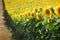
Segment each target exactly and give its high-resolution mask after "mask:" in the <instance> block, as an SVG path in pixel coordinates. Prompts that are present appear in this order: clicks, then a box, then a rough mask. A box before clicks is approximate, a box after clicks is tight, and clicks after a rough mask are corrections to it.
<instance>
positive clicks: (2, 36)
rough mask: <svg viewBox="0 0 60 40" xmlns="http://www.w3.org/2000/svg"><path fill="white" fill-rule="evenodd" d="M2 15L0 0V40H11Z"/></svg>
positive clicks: (0, 1) (0, 2)
mask: <svg viewBox="0 0 60 40" xmlns="http://www.w3.org/2000/svg"><path fill="white" fill-rule="evenodd" d="M3 14H4V13H3V5H2V0H0V40H11V38H10V36H9V32H8V29H7V27H6V26H5V20H4V16H3Z"/></svg>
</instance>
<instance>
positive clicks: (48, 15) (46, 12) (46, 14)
mask: <svg viewBox="0 0 60 40" xmlns="http://www.w3.org/2000/svg"><path fill="white" fill-rule="evenodd" d="M44 15H45V16H46V17H50V16H51V10H50V9H44Z"/></svg>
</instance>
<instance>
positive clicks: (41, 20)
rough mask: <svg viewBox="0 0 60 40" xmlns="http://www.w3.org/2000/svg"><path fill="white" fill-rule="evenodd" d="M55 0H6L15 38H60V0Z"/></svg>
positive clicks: (22, 39) (46, 39)
mask: <svg viewBox="0 0 60 40" xmlns="http://www.w3.org/2000/svg"><path fill="white" fill-rule="evenodd" d="M53 1H54V0H53ZM53 1H52V0H50V1H48V0H46V1H43V0H29V1H28V0H4V3H5V9H6V10H7V12H8V13H6V14H8V16H9V17H10V18H11V20H10V21H11V24H12V25H13V26H12V28H14V29H15V30H14V29H12V30H14V32H11V33H12V35H13V36H14V40H60V3H59V2H60V1H59V0H55V1H54V3H53ZM40 2H41V3H40ZM52 5H53V6H52Z"/></svg>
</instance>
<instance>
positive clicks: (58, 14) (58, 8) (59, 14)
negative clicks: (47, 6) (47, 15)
mask: <svg viewBox="0 0 60 40" xmlns="http://www.w3.org/2000/svg"><path fill="white" fill-rule="evenodd" d="M55 14H56V16H58V17H60V6H59V7H56V9H55Z"/></svg>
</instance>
